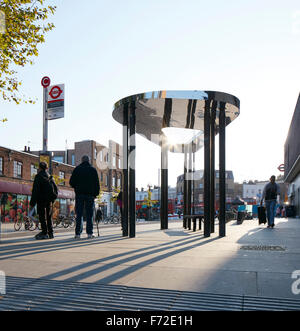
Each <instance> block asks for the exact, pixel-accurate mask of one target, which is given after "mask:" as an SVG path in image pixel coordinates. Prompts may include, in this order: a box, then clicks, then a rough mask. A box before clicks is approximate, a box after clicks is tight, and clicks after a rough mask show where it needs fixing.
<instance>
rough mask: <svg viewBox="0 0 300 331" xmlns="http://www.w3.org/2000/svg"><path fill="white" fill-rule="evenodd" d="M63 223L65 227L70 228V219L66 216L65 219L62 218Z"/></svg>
mask: <svg viewBox="0 0 300 331" xmlns="http://www.w3.org/2000/svg"><path fill="white" fill-rule="evenodd" d="M62 225H63V227H64V228H65V229H66V228H68V227H69V225H70V220H68V219H67V218H64V219H63V220H62Z"/></svg>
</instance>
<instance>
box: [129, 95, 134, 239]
mask: <svg viewBox="0 0 300 331" xmlns="http://www.w3.org/2000/svg"><path fill="white" fill-rule="evenodd" d="M129 152H130V155H129V237H130V238H133V237H135V226H136V202H135V192H136V187H135V102H134V101H133V102H130V104H129Z"/></svg>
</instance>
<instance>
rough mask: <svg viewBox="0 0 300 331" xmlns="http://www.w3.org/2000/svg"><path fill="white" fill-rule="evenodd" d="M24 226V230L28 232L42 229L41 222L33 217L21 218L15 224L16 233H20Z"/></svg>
mask: <svg viewBox="0 0 300 331" xmlns="http://www.w3.org/2000/svg"><path fill="white" fill-rule="evenodd" d="M23 225H24V230H27V231H34V230H36V229H41V228H40V224H39V220H38V219H36V218H34V217H32V216H31V217H30V216H21V217H20V218H19V219H17V220H16V221H15V223H14V229H15V231H19V230H20V229H21V228H22V226H23Z"/></svg>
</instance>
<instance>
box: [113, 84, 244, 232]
mask: <svg viewBox="0 0 300 331" xmlns="http://www.w3.org/2000/svg"><path fill="white" fill-rule="evenodd" d="M239 113H240V101H239V99H238V98H236V97H235V96H233V95H231V94H227V93H223V92H216V91H199V90H195V91H153V92H146V93H140V94H135V95H131V96H128V97H126V98H123V99H121V100H119V101H118V102H116V103H115V105H114V109H113V114H112V116H113V118H114V119H115V120H116V121H117V122H118V123H120V124H121V125H122V126H123V176H122V180H123V183H122V192H123V193H122V197H123V213H122V214H123V236H129V237H135V233H136V199H135V194H136V193H135V192H136V183H135V156H136V142H135V135H136V134H141V135H142V136H144V137H145V138H146V139H148V140H150V141H151V142H153V143H155V144H157V145H159V146H160V148H161V204H160V220H161V229H162V230H164V229H167V228H168V152H173V153H184V165H183V168H184V181H185V182H184V214H187V215H190V214H192V212H193V211H192V202H191V196H192V182H193V170H194V166H195V162H194V155H195V152H196V151H198V150H199V149H200V148H202V147H204V236H205V237H209V236H210V234H211V233H213V232H214V218H215V136H216V135H219V235H220V236H221V237H223V236H225V234H226V231H225V230H226V229H225V226H226V221H225V206H226V182H225V181H226V178H225V171H226V167H225V155H226V154H225V153H226V149H225V146H226V144H225V138H226V126H227V125H228V124H230V123H231V122H232V121H233V120H234V119H235V118H236V117H237V116H238V115H239ZM170 129H190V130H193V135H192V138H191V139H190V141H189V142H188V143H186V142H185V143H176V144H170V143H169V142H168V139H167V132H168V130H170Z"/></svg>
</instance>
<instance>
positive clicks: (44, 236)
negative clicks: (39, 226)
mask: <svg viewBox="0 0 300 331" xmlns="http://www.w3.org/2000/svg"><path fill="white" fill-rule="evenodd" d="M35 239H36V240H43V239H49V237H48V235H47V233H46V234H45V233H43V232H40V233H38V234H37V235H36V236H35Z"/></svg>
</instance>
